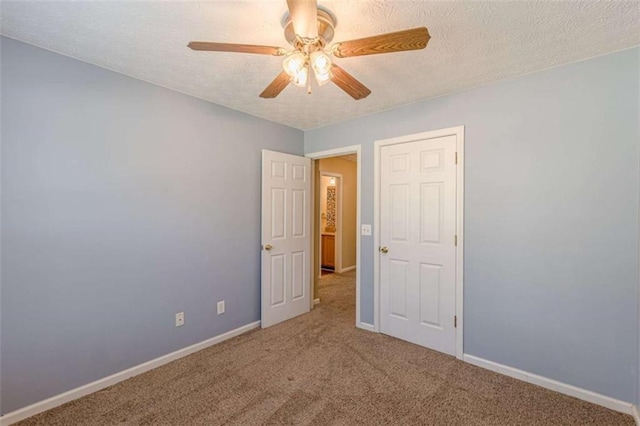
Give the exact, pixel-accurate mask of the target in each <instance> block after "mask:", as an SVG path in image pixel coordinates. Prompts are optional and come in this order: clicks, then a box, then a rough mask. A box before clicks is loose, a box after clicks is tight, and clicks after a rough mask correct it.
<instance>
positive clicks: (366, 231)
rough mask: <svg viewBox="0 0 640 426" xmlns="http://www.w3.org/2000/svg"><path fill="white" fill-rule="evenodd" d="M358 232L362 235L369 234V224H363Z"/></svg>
mask: <svg viewBox="0 0 640 426" xmlns="http://www.w3.org/2000/svg"><path fill="white" fill-rule="evenodd" d="M360 233H361V234H362V235H371V225H366V224H363V225H362V229H361V230H360Z"/></svg>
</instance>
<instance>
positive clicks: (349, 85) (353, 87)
mask: <svg viewBox="0 0 640 426" xmlns="http://www.w3.org/2000/svg"><path fill="white" fill-rule="evenodd" d="M331 74H332V75H333V77H331V81H333V82H334V83H335V84H336V86H338V87H339V88H341V89H342V90H344V91H345V92H347V94H349V96H351V97H352V98H353V99H355V100H356V101H357V100H359V99H364V98H366V97H367V96H369V95H370V94H371V90H369V89H368V88H367V87H366V86H365V85H364V84H362V83H360V82H359V81H358V80H356V79H355V77H353V76H352V75H351V74H349V73H348V72H346V71H345V70H343V69H342V68H340V67H339V66H337V65H336V64H333V65H332V66H331Z"/></svg>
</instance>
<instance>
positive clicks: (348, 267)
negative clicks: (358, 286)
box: [338, 265, 356, 274]
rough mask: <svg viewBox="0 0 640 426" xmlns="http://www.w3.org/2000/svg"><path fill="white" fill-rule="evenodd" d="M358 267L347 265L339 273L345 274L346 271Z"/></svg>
mask: <svg viewBox="0 0 640 426" xmlns="http://www.w3.org/2000/svg"><path fill="white" fill-rule="evenodd" d="M355 269H356V265H353V266H347V267H346V268H342V269H340V270H339V271H338V273H339V274H344V273H345V272H349V271H353V270H355Z"/></svg>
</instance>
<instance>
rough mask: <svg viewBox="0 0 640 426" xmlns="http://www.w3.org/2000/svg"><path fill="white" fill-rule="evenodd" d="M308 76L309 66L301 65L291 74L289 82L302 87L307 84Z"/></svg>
mask: <svg viewBox="0 0 640 426" xmlns="http://www.w3.org/2000/svg"><path fill="white" fill-rule="evenodd" d="M308 78H309V68H307V67H303V68H301V69H300V70H299V71H298V72H296V73H295V74H294V75H292V76H291V82H292V83H293V84H295V85H296V86H300V87H304V86H305V85H306V84H307V79H308Z"/></svg>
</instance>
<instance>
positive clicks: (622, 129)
mask: <svg viewBox="0 0 640 426" xmlns="http://www.w3.org/2000/svg"><path fill="white" fill-rule="evenodd" d="M638 52H639V51H638V49H632V50H627V51H624V52H621V53H616V54H612V55H608V56H604V57H600V58H596V59H592V60H589V61H585V62H581V63H576V64H571V65H567V66H564V67H561V68H555V69H552V70H548V71H544V72H539V73H536V74H531V75H528V76H524V77H520V78H517V79H513V80H508V81H502V82H499V83H495V84H492V85H489V86H485V87H481V88H477V89H473V90H469V91H466V92H462V93H457V94H452V95H449V96H445V97H441V98H438V99H434V100H430V101H426V102H421V103H417V104H413V105H409V106H405V107H401V108H396V109H393V110H390V111H386V112H382V113H379V114H375V115H371V116H367V117H363V118H360V119H356V120H351V121H348V122H345V123H341V124H337V125H333V126H329V127H325V128H320V129H316V130H311V131H308V132H305V152H315V151H322V150H326V149H331V148H336V147H340V146H348V145H354V144H362V194H361V197H362V223H373V143H374V141H375V140H379V139H385V138H390V137H395V136H401V135H407V134H412V133H418V132H424V131H428V130H435V129H441V128H446V127H452V126H458V125H464V126H465V137H466V138H465V145H466V148H465V161H466V165H465V267H464V273H465V275H464V277H465V283H464V285H465V294H464V303H465V312H464V314H465V324H464V326H465V329H464V330H465V335H464V351H465V353H467V354H472V355H476V356H479V357H482V358H486V359H488V360H492V361H495V362H498V363H501V364H506V365H509V366H512V367H516V368H519V369H522V370H525V371H529V372H532V373H535V374H539V375H542V376H545V377H549V378H553V379H556V380H559V381H561V382H565V383H569V384H572V385H575V386H579V387H582V388H585V389H589V390H592V391H595V392H599V393H602V394H605V395H609V396H612V397H614V398H619V399H622V400H625V401H635V400H636V377H637V376H636V374H637V373H636V369H637V368H638V359H637V349H638V347H637V340H636V336H637V333H638V330H637V327H638V326H637V317H636V308H637V306H636V305H637V299H636V287H637V285H638V275H637V267H638V249H637V243H638V190H639V188H638V187H639V181H638V145H639V144H638V93H639V87H638V85H639V68H638ZM461 66H464V65H463V64H461ZM364 83H366V82H364ZM416 84H419V77H416ZM371 96H373V97H375V96H376V94H375V93H373V94H372V95H371ZM364 102H366V101H364ZM374 231H375V230H374ZM361 248H362V251H361V277H362V296H361V315H362V318H361V319H362V321H365V322H368V323H372V322H373V315H374V314H373V256H374V247H373V237H361Z"/></svg>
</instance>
